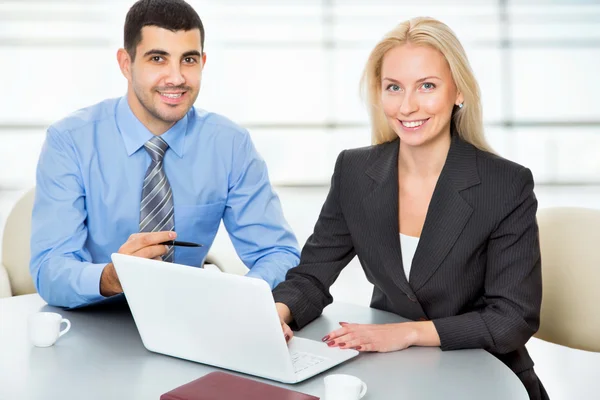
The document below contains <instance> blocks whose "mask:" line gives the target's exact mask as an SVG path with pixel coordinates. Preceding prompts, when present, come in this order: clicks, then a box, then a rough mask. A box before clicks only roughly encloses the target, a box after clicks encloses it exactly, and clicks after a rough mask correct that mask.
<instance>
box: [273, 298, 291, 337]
mask: <svg viewBox="0 0 600 400" xmlns="http://www.w3.org/2000/svg"><path fill="white" fill-rule="evenodd" d="M275 308H277V314H279V322H281V330H282V331H283V335H284V336H285V341H286V342H289V341H290V340H291V339H292V337H293V336H294V332H293V331H292V330H291V329H290V327H289V326H288V323H290V322H292V312H291V311H290V309H289V307H288V306H286V305H285V304H283V303H275Z"/></svg>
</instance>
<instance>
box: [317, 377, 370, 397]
mask: <svg viewBox="0 0 600 400" xmlns="http://www.w3.org/2000/svg"><path fill="white" fill-rule="evenodd" d="M324 381H325V400H358V399H362V398H363V396H364V395H365V394H366V393H367V384H366V383H364V382H363V381H361V380H360V379H358V378H357V377H355V376H352V375H344V374H335V375H328V376H326V377H325V379H324Z"/></svg>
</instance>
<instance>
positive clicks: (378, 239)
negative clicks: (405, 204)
mask: <svg viewBox="0 0 600 400" xmlns="http://www.w3.org/2000/svg"><path fill="white" fill-rule="evenodd" d="M365 173H366V174H367V175H368V176H369V177H370V178H371V179H372V180H373V184H372V186H371V192H370V194H368V195H367V196H365V198H364V199H363V208H364V210H365V216H366V218H367V223H368V225H369V226H370V232H369V234H371V235H372V236H373V241H372V243H373V245H374V247H376V248H377V251H378V252H379V257H380V259H381V262H382V264H383V265H382V267H383V268H384V269H385V271H386V272H387V273H389V275H390V277H391V278H392V281H393V282H394V284H395V285H396V286H397V287H399V288H400V289H401V290H402V291H403V292H404V293H405V294H407V295H409V297H411V298H415V297H416V296H415V295H414V292H413V290H412V288H411V287H410V285H409V284H408V280H407V279H406V276H405V274H404V268H403V265H402V253H401V250H400V236H399V233H398V139H396V140H394V141H392V142H390V143H387V144H385V145H382V147H381V151H380V152H379V153H378V154H376V156H375V159H374V161H373V163H372V164H371V166H370V167H369V168H367V170H366V171H365Z"/></svg>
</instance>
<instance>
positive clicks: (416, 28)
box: [361, 17, 493, 152]
mask: <svg viewBox="0 0 600 400" xmlns="http://www.w3.org/2000/svg"><path fill="white" fill-rule="evenodd" d="M406 43H411V44H415V45H417V46H429V47H431V48H434V49H436V50H438V51H439V52H441V53H442V54H443V55H444V57H445V58H446V61H447V62H448V65H449V67H450V71H451V73H452V79H454V82H455V84H456V88H457V89H458V91H459V92H460V93H462V95H463V97H464V103H463V104H464V106H463V108H461V109H459V108H455V110H454V111H453V112H452V123H453V124H454V126H455V127H456V130H457V131H458V135H459V136H460V138H461V139H463V140H464V141H466V142H469V143H471V144H472V145H473V146H475V147H477V148H479V149H481V150H484V151H488V152H493V151H492V149H491V147H490V146H489V145H488V143H487V141H486V140H485V137H484V133H483V119H482V116H481V95H480V91H479V85H478V84H477V80H476V79H475V75H474V74H473V71H472V69H471V66H470V64H469V60H468V59H467V55H466V53H465V50H464V48H463V47H462V45H461V44H460V42H459V41H458V38H457V37H456V35H455V34H454V32H453V31H452V30H451V29H450V28H449V27H448V26H447V25H446V24H444V23H443V22H440V21H438V20H436V19H433V18H427V17H418V18H414V19H410V20H408V21H404V22H402V23H400V24H399V25H398V26H396V27H395V28H394V29H393V30H392V31H391V32H389V33H388V34H387V35H385V36H384V38H383V39H382V40H381V41H379V43H377V45H376V46H375V48H374V49H373V50H372V51H371V54H370V55H369V59H368V60H367V64H366V66H365V69H364V72H363V76H362V79H361V89H362V91H363V97H364V95H365V94H366V100H367V103H368V104H367V105H368V108H369V109H368V111H369V115H370V118H371V128H372V142H373V144H381V143H386V142H391V141H392V140H394V139H396V138H397V137H398V135H397V134H396V133H395V132H394V131H393V129H392V128H391V127H390V126H389V124H388V122H387V119H386V117H385V114H384V113H383V109H382V107H381V67H382V64H383V57H384V56H385V54H386V53H387V52H388V51H389V50H391V49H393V48H395V47H397V46H400V45H403V44H406Z"/></svg>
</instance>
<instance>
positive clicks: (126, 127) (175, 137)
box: [116, 96, 191, 158]
mask: <svg viewBox="0 0 600 400" xmlns="http://www.w3.org/2000/svg"><path fill="white" fill-rule="evenodd" d="M190 111H191V110H190ZM188 114H189V112H188ZM188 114H186V115H185V116H184V117H183V118H182V119H180V120H179V121H177V123H176V124H175V125H173V126H172V127H171V128H170V129H169V130H168V131H166V132H165V133H163V134H162V135H160V137H161V138H162V139H163V140H164V141H165V142H167V144H168V145H169V148H170V149H171V150H173V152H174V153H175V154H177V156H178V157H179V158H182V157H183V153H184V146H185V135H186V133H187V125H188ZM116 120H117V126H118V128H119V132H120V133H121V137H122V138H123V142H124V143H125V149H126V150H127V155H128V156H131V155H132V154H133V153H135V152H136V151H138V150H139V149H140V148H141V147H142V146H144V143H146V142H147V141H148V140H150V139H151V138H152V136H154V135H153V134H152V132H150V131H149V130H148V128H146V127H145V126H144V124H142V123H141V122H140V120H139V119H137V117H136V116H135V115H134V114H133V111H131V108H130V107H129V103H128V101H127V96H123V97H121V98H120V99H119V103H118V104H117V113H116Z"/></svg>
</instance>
